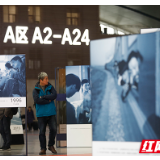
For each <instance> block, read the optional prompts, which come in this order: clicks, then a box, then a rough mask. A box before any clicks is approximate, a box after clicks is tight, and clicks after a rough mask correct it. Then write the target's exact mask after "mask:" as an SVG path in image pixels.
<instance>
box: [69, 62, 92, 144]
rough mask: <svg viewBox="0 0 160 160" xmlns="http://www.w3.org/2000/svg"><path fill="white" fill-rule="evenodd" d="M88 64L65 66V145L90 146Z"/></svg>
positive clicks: (90, 121)
mask: <svg viewBox="0 0 160 160" xmlns="http://www.w3.org/2000/svg"><path fill="white" fill-rule="evenodd" d="M91 113H92V109H91V91H90V66H88V65H87V66H66V115H67V147H91V140H92V124H91V123H92V120H91Z"/></svg>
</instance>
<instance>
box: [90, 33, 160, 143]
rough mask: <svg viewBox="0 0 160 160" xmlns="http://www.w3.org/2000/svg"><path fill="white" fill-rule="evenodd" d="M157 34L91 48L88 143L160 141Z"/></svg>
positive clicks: (95, 44)
mask: <svg viewBox="0 0 160 160" xmlns="http://www.w3.org/2000/svg"><path fill="white" fill-rule="evenodd" d="M159 44H160V32H155V33H148V34H142V35H129V36H122V37H116V38H115V37H114V38H106V39H100V40H93V41H91V44H90V62H91V84H92V87H91V104H92V105H91V106H92V131H93V141H120V142H123V141H128V142H141V141H142V140H143V139H159V138H160V91H159V90H160V89H159V86H160V72H159V69H160V45H159Z"/></svg>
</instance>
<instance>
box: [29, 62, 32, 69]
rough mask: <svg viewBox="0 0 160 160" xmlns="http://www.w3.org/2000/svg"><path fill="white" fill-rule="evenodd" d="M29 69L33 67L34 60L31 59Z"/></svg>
mask: <svg viewBox="0 0 160 160" xmlns="http://www.w3.org/2000/svg"><path fill="white" fill-rule="evenodd" d="M29 69H33V60H29Z"/></svg>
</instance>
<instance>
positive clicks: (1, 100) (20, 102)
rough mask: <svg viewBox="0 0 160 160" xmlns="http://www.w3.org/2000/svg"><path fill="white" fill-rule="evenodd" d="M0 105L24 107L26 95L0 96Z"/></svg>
mask: <svg viewBox="0 0 160 160" xmlns="http://www.w3.org/2000/svg"><path fill="white" fill-rule="evenodd" d="M0 107H26V97H0Z"/></svg>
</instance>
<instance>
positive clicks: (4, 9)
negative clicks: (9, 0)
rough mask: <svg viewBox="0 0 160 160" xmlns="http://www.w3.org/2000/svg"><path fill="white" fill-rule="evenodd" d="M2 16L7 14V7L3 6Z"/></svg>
mask: <svg viewBox="0 0 160 160" xmlns="http://www.w3.org/2000/svg"><path fill="white" fill-rule="evenodd" d="M3 14H8V6H3Z"/></svg>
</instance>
